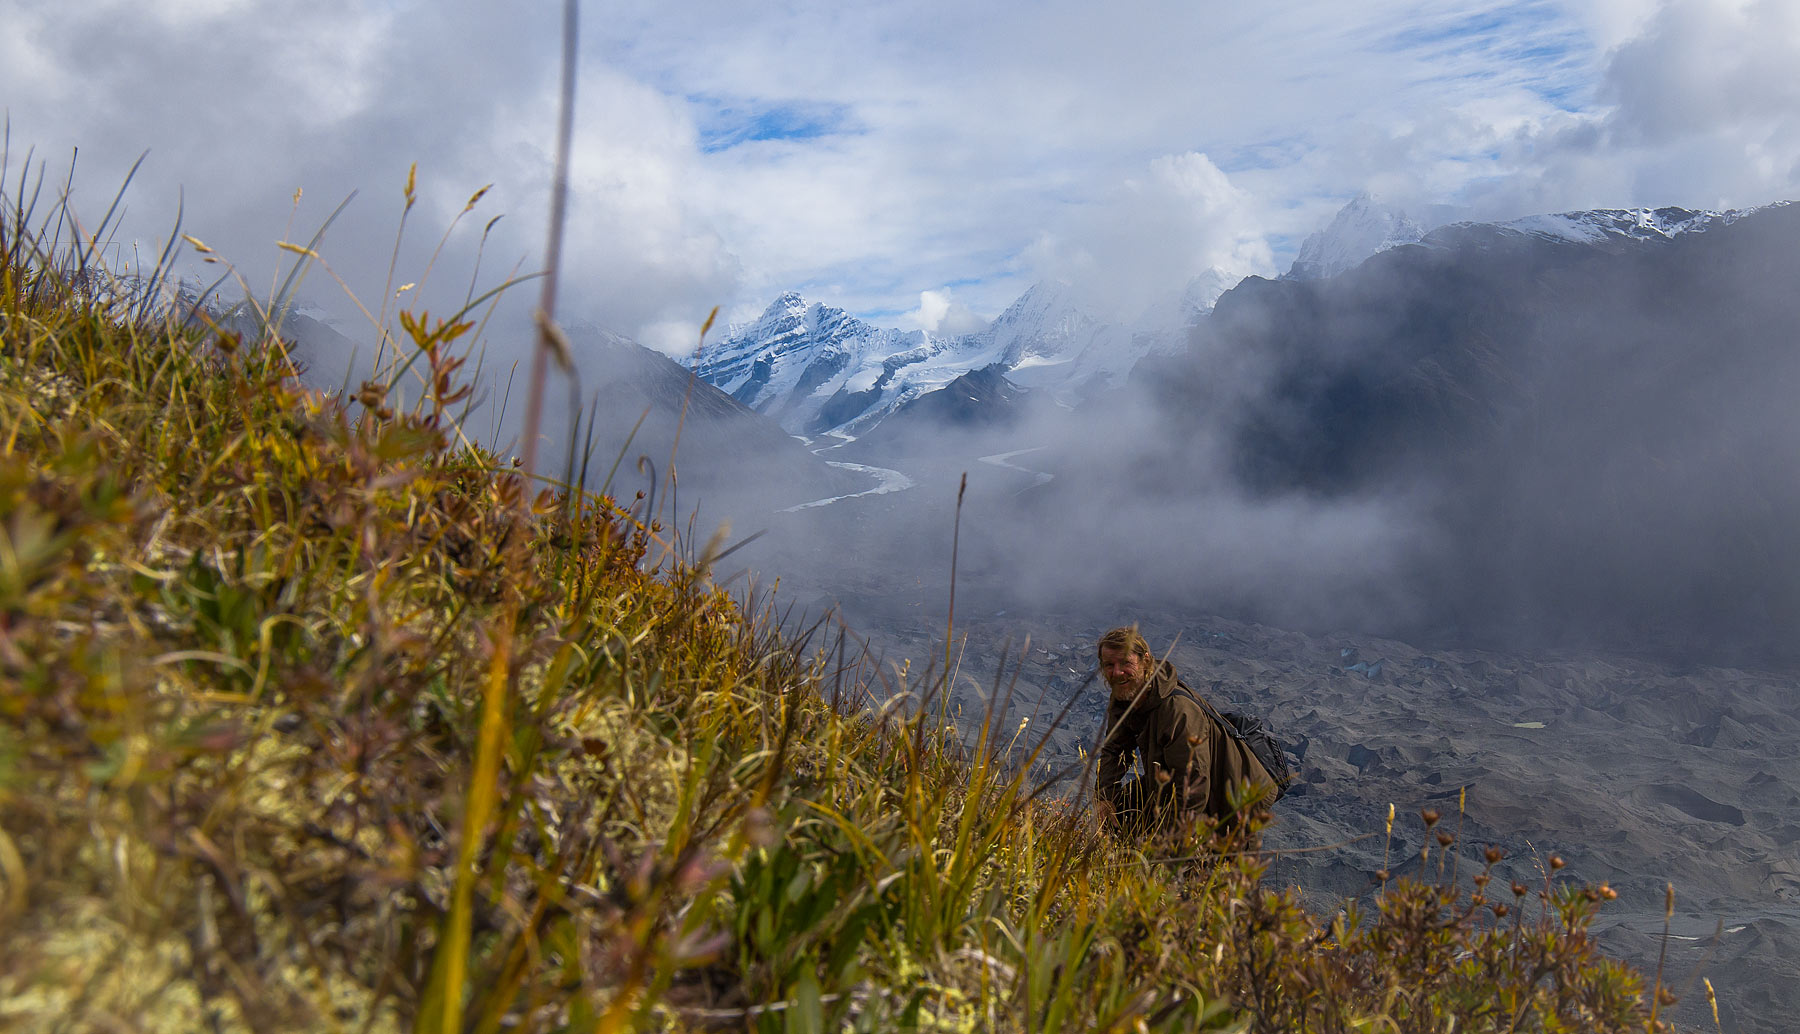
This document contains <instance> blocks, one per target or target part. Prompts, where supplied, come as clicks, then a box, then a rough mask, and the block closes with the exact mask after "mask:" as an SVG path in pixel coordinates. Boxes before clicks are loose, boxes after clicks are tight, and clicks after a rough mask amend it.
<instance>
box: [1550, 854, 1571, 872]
mask: <svg viewBox="0 0 1800 1034" xmlns="http://www.w3.org/2000/svg"><path fill="white" fill-rule="evenodd" d="M1567 864H1569V863H1567V862H1565V861H1563V860H1562V855H1559V854H1553V855H1551V856H1550V868H1551V869H1560V868H1562V867H1563V866H1565V865H1567Z"/></svg>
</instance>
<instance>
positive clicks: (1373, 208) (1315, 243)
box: [1283, 191, 1426, 280]
mask: <svg viewBox="0 0 1800 1034" xmlns="http://www.w3.org/2000/svg"><path fill="white" fill-rule="evenodd" d="M1425 230H1426V228H1425V227H1424V226H1422V225H1420V224H1419V223H1418V222H1417V221H1415V220H1414V219H1412V218H1411V217H1410V216H1408V215H1407V213H1406V212H1405V211H1404V210H1403V209H1401V208H1399V207H1396V206H1394V205H1390V204H1388V203H1386V202H1384V201H1382V200H1380V199H1379V198H1377V197H1375V195H1373V194H1370V193H1368V192H1366V191H1365V192H1364V193H1361V194H1358V195H1356V196H1355V197H1353V198H1351V199H1350V201H1349V203H1347V204H1346V205H1344V207H1343V208H1340V209H1338V213H1337V215H1336V216H1335V217H1334V218H1333V219H1332V220H1331V225H1329V226H1327V227H1326V228H1325V229H1323V230H1319V231H1317V232H1315V233H1313V234H1311V235H1310V236H1308V237H1307V238H1306V240H1305V241H1303V242H1302V243H1301V245H1300V253H1299V254H1298V255H1297V256H1295V258H1294V264H1293V265H1292V266H1291V267H1289V269H1288V271H1287V274H1286V276H1284V277H1283V279H1285V280H1323V279H1325V278H1326V277H1332V276H1336V275H1338V274H1339V273H1342V272H1344V271H1345V270H1348V269H1353V268H1355V267H1356V266H1358V265H1360V264H1361V263H1362V262H1363V260H1364V259H1367V258H1368V257H1370V256H1371V255H1375V254H1378V253H1380V252H1383V251H1386V250H1387V249H1389V248H1392V247H1397V246H1398V245H1401V244H1411V243H1413V242H1415V241H1418V240H1419V239H1421V238H1422V237H1424V236H1425Z"/></svg>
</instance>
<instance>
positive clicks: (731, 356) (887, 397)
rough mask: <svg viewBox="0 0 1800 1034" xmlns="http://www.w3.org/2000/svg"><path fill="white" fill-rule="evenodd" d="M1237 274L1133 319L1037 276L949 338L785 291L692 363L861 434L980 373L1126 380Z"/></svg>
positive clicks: (806, 419)
mask: <svg viewBox="0 0 1800 1034" xmlns="http://www.w3.org/2000/svg"><path fill="white" fill-rule="evenodd" d="M1239 279H1241V278H1240V277H1236V276H1232V275H1230V274H1228V273H1226V272H1224V271H1223V270H1218V269H1211V270H1208V271H1206V272H1205V273H1202V274H1201V275H1199V276H1197V277H1195V278H1194V279H1193V280H1191V281H1190V282H1189V283H1188V284H1187V286H1186V288H1185V289H1184V291H1183V292H1182V294H1181V295H1180V296H1179V297H1176V298H1173V299H1170V300H1169V301H1168V302H1167V303H1165V304H1163V305H1161V306H1158V307H1156V308H1155V309H1153V310H1152V311H1151V312H1149V313H1146V314H1145V316H1144V317H1143V318H1141V319H1140V320H1139V321H1138V322H1137V324H1136V325H1125V324H1121V323H1113V322H1108V321H1106V320H1103V319H1101V318H1099V317H1098V316H1096V315H1094V313H1093V312H1092V311H1091V310H1090V309H1089V308H1088V307H1086V306H1085V305H1084V304H1083V302H1082V298H1081V294H1080V291H1079V290H1078V289H1077V288H1076V287H1075V286H1074V285H1071V284H1068V283H1065V282H1060V281H1051V280H1046V281H1040V282H1039V283H1037V284H1034V285H1033V286H1032V287H1031V288H1030V289H1029V290H1027V291H1026V292H1025V293H1024V294H1023V295H1021V296H1020V297H1019V299H1018V300H1017V301H1015V302H1014V303H1013V304H1012V305H1010V306H1008V307H1007V309H1006V311H1005V312H1002V313H1001V314H1000V315H999V316H997V317H995V319H994V321H993V323H991V324H989V325H988V326H987V327H985V328H983V329H982V330H980V331H977V332H976V333H973V334H963V335H958V336H954V337H945V336H938V335H932V334H929V333H926V332H924V331H918V330H912V331H902V330H894V329H888V328H881V327H876V326H873V325H871V324H869V323H866V322H864V321H862V320H860V319H857V318H856V317H854V316H852V315H850V314H849V313H847V312H845V311H844V310H842V309H837V308H833V307H831V306H827V305H822V304H819V303H816V302H814V303H809V302H807V301H806V300H805V299H804V298H803V297H801V296H800V295H799V294H797V293H795V292H791V291H790V292H788V293H786V294H783V295H782V296H781V297H780V298H777V299H776V300H775V302H774V303H773V304H771V305H770V306H769V307H768V309H766V310H765V311H764V312H763V314H762V315H761V316H760V317H758V318H757V319H755V320H753V321H751V322H750V323H747V324H742V325H738V326H734V327H732V328H730V329H729V330H727V331H726V332H725V335H724V337H723V339H722V340H721V341H719V342H718V343H717V344H715V345H711V346H709V347H707V348H706V349H705V350H704V351H703V352H702V353H701V355H700V356H699V358H698V359H697V360H694V361H691V365H692V366H693V368H694V369H695V371H697V372H698V373H699V374H700V376H701V377H702V378H703V379H705V380H706V381H708V382H710V383H711V384H713V385H715V386H717V387H719V388H720V389H722V390H724V391H726V392H727V393H729V394H730V395H731V396H732V397H733V398H736V399H737V400H738V401H740V402H742V403H744V404H745V405H747V406H750V407H751V408H753V409H756V410H758V411H760V412H763V413H765V414H767V415H769V416H770V417H772V418H774V419H775V420H777V421H778V422H779V423H780V424H781V425H782V426H783V427H784V428H786V429H787V430H788V431H789V432H790V433H795V434H807V435H815V434H822V433H826V432H833V431H835V432H837V433H840V434H857V433H860V432H862V431H864V430H867V429H868V428H869V427H872V426H873V425H874V424H875V423H877V422H879V421H880V420H881V419H883V418H884V417H886V416H887V415H888V414H890V413H892V412H894V411H895V410H896V409H899V408H900V407H902V406H904V405H906V404H907V403H909V402H911V401H913V400H914V399H917V398H920V397H921V396H924V395H928V394H930V393H932V392H934V391H938V390H941V389H943V388H944V387H945V386H946V385H948V384H950V383H951V382H953V381H955V380H957V379H958V378H960V377H963V376H965V375H967V374H970V373H973V372H976V371H982V370H989V369H992V370H993V371H995V372H996V373H997V374H999V375H1003V376H1004V377H1005V378H1007V379H1008V380H1010V381H1012V382H1014V383H1016V384H1018V385H1020V386H1022V387H1025V388H1028V389H1031V390H1033V391H1042V392H1044V393H1046V394H1049V395H1051V396H1054V397H1058V398H1062V399H1065V400H1069V399H1073V398H1075V397H1079V395H1080V394H1081V393H1083V392H1084V391H1086V390H1089V389H1090V388H1092V387H1094V386H1096V385H1102V384H1107V383H1113V382H1116V381H1118V380H1121V379H1122V378H1123V377H1124V376H1125V375H1126V374H1127V373H1129V372H1130V370H1131V368H1132V367H1133V366H1135V365H1136V364H1137V362H1138V360H1140V359H1142V358H1143V357H1144V356H1145V355H1149V354H1152V353H1156V352H1167V351H1170V350H1173V349H1175V348H1178V347H1179V346H1180V345H1181V343H1182V342H1183V341H1184V340H1185V334H1186V330H1187V328H1188V327H1190V326H1192V325H1193V324H1194V322H1195V321H1197V320H1198V319H1200V318H1201V317H1202V316H1204V315H1205V314H1206V313H1207V312H1210V311H1211V310H1212V304H1213V302H1214V300H1216V299H1217V298H1218V296H1219V295H1220V294H1222V293H1224V291H1225V290H1226V289H1228V288H1229V287H1231V286H1232V285H1233V284H1235V283H1237V281H1238V280H1239Z"/></svg>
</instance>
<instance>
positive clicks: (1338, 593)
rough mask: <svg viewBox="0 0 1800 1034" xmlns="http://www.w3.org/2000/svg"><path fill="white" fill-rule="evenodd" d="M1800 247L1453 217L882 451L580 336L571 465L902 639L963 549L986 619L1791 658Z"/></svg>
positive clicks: (1798, 494) (959, 396)
mask: <svg viewBox="0 0 1800 1034" xmlns="http://www.w3.org/2000/svg"><path fill="white" fill-rule="evenodd" d="M1796 240H1800V206H1788V207H1784V208H1775V209H1767V210H1763V211H1760V212H1757V213H1754V214H1753V215H1750V216H1747V217H1745V218H1742V219H1740V220H1739V221H1738V222H1736V223H1733V224H1731V225H1728V226H1720V227H1715V228H1713V229H1711V230H1708V231H1707V232H1705V233H1698V234H1688V235H1683V236H1679V237H1677V238H1675V239H1674V240H1672V241H1656V242H1648V243H1645V242H1639V243H1635V244H1629V243H1623V242H1614V243H1604V242H1602V243H1587V244H1575V243H1570V242H1567V241H1556V240H1551V239H1548V238H1542V237H1534V236H1529V235H1523V234H1518V233H1514V232H1510V231H1503V230H1500V229H1498V228H1495V227H1491V226H1489V227H1482V226H1459V227H1449V228H1446V229H1444V230H1441V231H1438V232H1437V233H1434V234H1433V236H1432V238H1430V239H1429V240H1428V241H1427V243H1425V244H1422V245H1413V246H1406V247H1402V248H1397V249H1394V250H1392V251H1389V252H1385V253H1383V254H1381V255H1379V256H1377V257H1375V258H1374V259H1372V260H1370V261H1369V262H1367V263H1365V264H1364V265H1362V266H1361V267H1359V268H1357V269H1355V270H1353V271H1351V272H1349V273H1347V274H1344V275H1342V276H1339V277H1336V278H1334V279H1331V280H1325V281H1310V282H1309V281H1266V280H1260V279H1254V278H1253V279H1251V280H1248V281H1245V282H1244V283H1243V284H1242V285H1240V286H1239V287H1237V288H1236V289H1234V290H1232V291H1230V292H1228V293H1227V294H1226V295H1225V296H1223V297H1222V298H1221V299H1220V300H1219V302H1218V305H1217V308H1216V309H1215V311H1214V313H1213V315H1212V316H1211V317H1210V318H1209V319H1207V320H1205V321H1203V323H1202V324H1201V325H1200V326H1199V328H1198V329H1197V330H1196V331H1195V333H1194V335H1193V337H1192V340H1191V342H1190V346H1189V348H1188V349H1187V350H1186V351H1185V352H1184V353H1182V354H1179V355H1175V356H1164V357H1156V358H1153V359H1150V360H1146V361H1145V362H1144V363H1142V364H1140V366H1139V367H1138V368H1137V369H1136V370H1135V371H1134V372H1133V374H1132V376H1131V377H1130V379H1129V380H1128V382H1127V383H1125V384H1123V385H1121V386H1118V387H1116V388H1112V389H1108V390H1104V391H1100V392H1098V393H1096V394H1093V395H1092V396H1090V397H1088V398H1085V399H1084V400H1082V401H1081V402H1080V403H1079V404H1076V405H1074V406H1073V407H1071V406H1070V405H1068V404H1066V402H1062V403H1059V402H1057V401H1056V400H1053V399H1051V398H1049V397H1047V396H1044V395H1041V394H1033V393H1031V392H1027V391H1023V390H1019V389H1015V388H1014V387H1013V386H1011V385H1008V384H1006V383H1005V382H1004V381H1001V380H999V379H997V378H992V377H990V378H987V380H982V381H980V383H976V382H975V381H973V380H972V381H971V382H970V384H969V385H967V387H968V389H969V390H968V391H959V392H955V393H939V394H940V395H944V396H945V398H949V399H951V401H952V402H955V403H956V405H955V407H952V408H950V409H946V408H945V405H944V404H943V400H942V399H939V400H938V403H939V404H937V405H931V404H921V405H919V406H917V407H914V408H913V409H912V410H911V411H903V412H901V413H899V414H897V415H895V416H894V417H891V418H890V419H889V420H887V421H885V422H884V423H883V424H881V425H878V426H877V427H876V428H874V429H873V430H871V431H870V432H868V433H867V434H865V435H864V436H863V437H861V438H860V439H858V440H855V441H852V442H848V443H846V442H844V441H843V440H841V439H835V438H825V439H820V440H816V441H811V442H802V441H800V440H796V439H793V438H790V437H788V436H786V435H784V434H782V433H781V432H780V431H779V429H777V428H776V427H775V426H774V424H773V423H772V422H770V421H768V420H766V419H764V418H762V417H760V416H759V415H758V414H755V413H753V412H751V411H750V410H748V409H746V408H745V407H743V406H742V405H740V404H738V403H737V402H736V401H734V400H732V399H731V398H729V397H728V396H726V395H724V394H723V393H721V392H719V391H717V390H716V389H714V388H712V387H711V386H710V385H707V384H705V383H704V382H697V381H695V380H694V379H693V378H692V377H690V376H689V374H688V373H687V371H685V370H683V369H682V368H680V367H679V366H677V365H676V364H674V363H673V362H671V361H669V360H667V359H666V358H664V357H662V356H660V355H657V354H655V353H651V352H649V351H648V350H645V349H641V348H639V347H637V346H636V345H633V344H632V343H630V342H628V341H625V340H624V339H622V338H618V337H617V336H615V335H611V334H608V333H606V332H604V331H599V330H593V329H578V330H575V331H573V332H571V335H570V337H571V341H572V344H573V346H574V359H575V367H576V372H575V377H574V378H573V379H570V378H568V377H566V376H562V375H556V376H553V378H552V381H551V388H550V391H549V392H548V396H547V398H546V410H545V418H544V427H545V429H546V430H545V437H544V439H543V445H542V449H543V453H542V455H543V459H542V460H541V462H540V469H542V470H544V471H545V472H546V473H548V474H549V475H550V476H552V477H559V478H560V477H561V476H562V474H563V473H564V471H565V470H571V469H572V470H574V471H575V473H576V476H577V477H579V476H580V474H581V470H582V462H581V459H580V458H581V457H582V456H584V455H585V456H586V457H587V465H586V484H587V485H588V486H589V487H590V488H599V487H601V486H602V485H603V484H604V485H606V487H607V489H608V491H609V492H610V493H611V494H612V495H614V496H615V497H616V498H619V499H621V500H622V501H626V502H627V503H629V502H631V501H632V500H633V498H634V497H635V495H636V493H637V492H638V491H639V490H642V491H644V492H645V494H646V497H645V500H644V502H643V503H642V506H643V507H644V512H650V511H651V507H652V506H653V505H654V507H655V510H656V511H658V512H660V513H662V514H663V515H664V517H665V522H666V523H669V524H680V525H681V526H683V527H684V528H685V527H687V526H688V523H689V522H690V521H691V522H692V527H693V537H694V538H697V539H701V540H704V539H705V538H706V537H707V536H708V535H710V534H711V533H712V531H713V529H714V528H715V527H716V526H717V525H719V524H720V523H723V522H729V523H730V524H731V526H732V531H733V540H734V541H735V540H737V539H741V538H743V537H745V536H747V535H751V534H754V533H757V532H763V533H765V534H764V537H763V538H762V539H761V540H759V541H758V542H757V543H756V544H755V545H754V546H752V547H750V548H748V549H745V550H744V551H742V552H741V553H739V554H736V555H735V556H734V557H733V558H732V560H731V561H730V563H729V565H727V567H726V569H725V571H724V573H727V574H728V573H732V572H735V571H737V570H740V569H747V570H748V572H749V573H752V574H754V575H756V576H757V577H758V578H759V579H760V580H761V581H763V582H764V583H768V582H770V581H772V580H773V579H775V578H777V577H779V578H781V579H782V580H783V582H784V584H785V585H786V586H787V587H788V589H789V598H790V600H795V601H798V602H800V603H802V604H805V605H807V606H809V607H810V606H812V605H813V604H818V606H819V608H823V606H825V605H827V604H828V603H830V602H832V601H834V600H835V601H839V602H845V601H850V600H855V601H858V606H860V607H862V608H863V609H864V611H865V612H867V613H870V614H872V615H881V617H880V618H879V620H888V619H895V620H900V619H905V618H906V617H907V615H910V614H918V615H929V616H930V620H931V621H934V622H941V619H942V616H943V610H944V607H945V605H946V603H947V601H948V596H949V577H950V570H951V565H950V558H951V553H952V549H953V547H954V548H955V549H956V551H957V579H958V583H957V593H958V599H959V601H960V603H959V606H961V607H963V608H965V609H966V612H968V613H971V614H975V613H993V612H995V611H1000V610H1009V609H1010V610H1014V611H1034V612H1039V613H1044V612H1065V613H1066V612H1070V611H1071V610H1074V609H1079V610H1081V611H1083V612H1086V613H1093V614H1104V613H1124V612H1128V611H1139V612H1144V611H1153V612H1167V613H1193V614H1220V615H1228V616H1231V617H1235V618H1240V619H1243V620H1249V621H1256V622H1261V623H1265V624H1269V625H1274V626H1279V627H1285V628H1293V629H1297V630H1302V631H1312V632H1325V631H1332V630H1347V631H1356V632H1364V633H1372V634H1380V635H1387V636H1395V637H1401V638H1406V639H1409V640H1410V641H1415V642H1418V643H1421V644H1429V643H1444V644H1459V645H1472V646H1486V647H1495V648H1506V649H1583V648H1590V647H1592V648H1600V649H1606V650H1613V651H1630V652H1640V653H1650V654H1655V655H1658V656H1660V657H1663V658H1666V659H1673V660H1677V661H1681V662H1687V663H1700V662H1711V663H1733V664H1746V663H1783V664H1785V663H1791V662H1794V661H1800V645H1797V644H1800V640H1797V639H1795V638H1794V637H1793V636H1792V634H1791V633H1792V630H1793V629H1794V628H1796V627H1800V535H1796V534H1794V532H1793V529H1794V528H1796V527H1800V476H1796V473H1797V471H1800V418H1796V416H1795V412H1796V407H1795V405H1794V400H1795V399H1796V398H1800V347H1796V340H1795V334H1796V331H1795V328H1797V327H1800V292H1795V291H1794V290H1793V284H1795V283H1796V282H1800V248H1796V246H1795V245H1794V243H1793V242H1794V241H1796ZM502 344H504V343H502ZM343 348H344V345H343V343H342V342H339V343H336V344H333V345H331V346H330V347H321V348H317V349H314V354H313V355H311V356H309V361H312V362H314V363H315V366H316V367H317V370H316V376H315V380H316V381H319V382H321V383H324V384H326V385H327V386H330V387H336V386H337V385H338V384H339V383H340V382H342V383H348V384H350V385H351V387H352V389H354V387H355V384H356V383H357V379H356V378H355V377H350V376H348V375H347V374H346V373H345V372H344V366H343V361H342V358H341V356H339V357H338V358H337V359H335V360H334V359H333V358H332V356H333V355H334V354H335V353H333V349H336V351H337V352H342V350H343ZM510 354H512V355H515V356H524V355H527V354H528V351H527V349H526V348H525V347H522V346H519V347H514V348H513V349H512V352H511V353H510ZM508 355H509V353H507V351H506V349H505V348H504V347H502V346H490V354H489V356H488V360H487V367H486V370H485V372H484V377H483V381H482V385H483V388H482V390H483V393H484V397H483V400H482V403H481V406H480V407H479V408H478V409H477V410H476V412H475V414H474V416H473V417H472V418H471V419H470V421H469V427H470V429H471V430H472V432H473V433H474V434H475V435H476V436H478V437H479V438H481V440H483V441H484V442H485V443H487V444H490V445H496V446H497V447H499V448H500V449H501V450H502V451H503V452H504V451H512V450H515V449H516V447H517V441H518V436H519V434H520V424H521V419H520V418H521V414H522V412H523V409H524V396H525V370H526V368H527V367H526V366H525V365H524V364H523V363H520V364H519V366H518V367H517V372H516V374H512V375H511V376H510V382H511V383H510V386H509V384H508V381H509V373H510V371H511V363H512V362H513V359H511V358H508ZM984 376H985V375H984ZM990 381H991V382H992V383H990ZM952 396H953V397H952ZM929 398H931V397H928V400H929ZM928 400H927V401H928ZM684 409H685V412H686V417H685V419H684V418H683V416H682V414H683V411H684ZM576 414H579V416H577V415H576ZM640 420H641V423H640ZM678 432H679V435H680V447H679V450H678V451H677V450H676V439H677V433H678ZM571 447H573V448H574V453H573V454H574V456H575V457H576V460H575V462H574V463H573V465H571V464H570V462H569V456H570V449H571ZM672 453H673V454H674V455H675V457H676V458H675V470H676V472H677V477H676V478H675V479H674V482H675V483H674V486H673V488H672V489H671V485H670V478H669V476H668V475H669V470H670V462H669V457H670V456H671V454H672ZM965 472H966V473H967V475H968V489H967V493H966V495H965V497H964V499H963V502H962V509H961V521H960V525H959V524H958V522H957V519H956V518H957V488H958V485H959V482H960V479H961V476H962V475H963V474H964V473H965ZM609 475H610V481H609V480H608V478H609ZM807 504H813V505H810V506H809V505H807Z"/></svg>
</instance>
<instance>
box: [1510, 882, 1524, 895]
mask: <svg viewBox="0 0 1800 1034" xmlns="http://www.w3.org/2000/svg"><path fill="white" fill-rule="evenodd" d="M1524 896H1525V885H1524V884H1523V883H1515V884H1513V897H1515V898H1522V897H1524Z"/></svg>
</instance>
